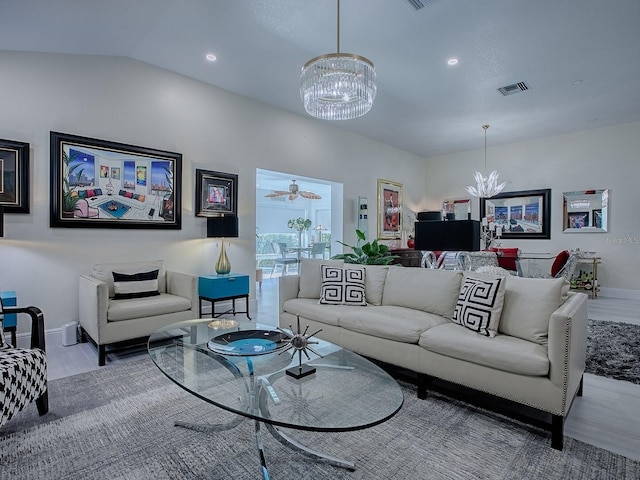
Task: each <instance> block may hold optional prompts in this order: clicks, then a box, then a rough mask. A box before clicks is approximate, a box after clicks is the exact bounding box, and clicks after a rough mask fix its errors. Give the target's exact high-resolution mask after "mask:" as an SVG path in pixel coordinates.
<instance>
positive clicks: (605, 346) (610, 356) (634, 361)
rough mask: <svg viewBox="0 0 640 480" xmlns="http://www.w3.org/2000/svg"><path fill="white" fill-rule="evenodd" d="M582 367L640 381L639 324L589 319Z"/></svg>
mask: <svg viewBox="0 0 640 480" xmlns="http://www.w3.org/2000/svg"><path fill="white" fill-rule="evenodd" d="M587 335H588V337H587V363H586V367H585V371H586V372H588V373H593V374H594V375H599V376H603V377H608V378H613V379H615V380H625V381H627V382H632V383H637V384H640V325H633V324H630V323H620V322H607V321H603V320H589V325H588V330H587Z"/></svg>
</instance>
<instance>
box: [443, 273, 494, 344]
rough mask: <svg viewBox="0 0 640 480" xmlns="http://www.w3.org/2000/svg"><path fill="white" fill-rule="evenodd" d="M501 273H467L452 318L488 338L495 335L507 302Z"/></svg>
mask: <svg viewBox="0 0 640 480" xmlns="http://www.w3.org/2000/svg"><path fill="white" fill-rule="evenodd" d="M505 283H506V279H505V277H504V276H502V275H497V276H491V275H483V274H476V275H473V274H470V273H465V274H464V280H463V282H462V287H461V288H460V295H459V296H458V302H457V303H456V307H455V309H454V311H453V316H452V317H451V320H452V321H453V322H454V323H457V324H459V325H462V326H463V327H466V328H468V329H469V330H473V331H474V332H477V333H479V334H481V335H484V336H486V337H495V336H496V334H497V333H498V324H499V323H500V315H501V314H502V305H503V303H504V290H505Z"/></svg>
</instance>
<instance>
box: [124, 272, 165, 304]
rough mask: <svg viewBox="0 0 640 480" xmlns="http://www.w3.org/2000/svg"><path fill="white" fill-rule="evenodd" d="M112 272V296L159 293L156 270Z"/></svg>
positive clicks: (147, 295)
mask: <svg viewBox="0 0 640 480" xmlns="http://www.w3.org/2000/svg"><path fill="white" fill-rule="evenodd" d="M112 273H113V291H114V296H113V298H115V299H117V300H121V299H124V298H142V297H153V296H154V295H160V292H159V291H158V270H157V269H156V270H153V271H151V272H140V273H132V274H130V275H129V274H126V273H118V272H112Z"/></svg>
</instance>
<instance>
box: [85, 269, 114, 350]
mask: <svg viewBox="0 0 640 480" xmlns="http://www.w3.org/2000/svg"><path fill="white" fill-rule="evenodd" d="M108 309H109V287H108V286H107V284H106V282H103V281H102V280H98V279H97V278H95V277H92V276H91V275H80V281H79V283H78V319H79V320H80V325H81V326H82V328H83V329H84V330H85V331H86V332H87V333H88V334H89V335H90V336H91V338H93V339H94V340H95V341H96V343H100V332H101V331H102V329H103V328H104V327H105V326H106V325H107V310H108Z"/></svg>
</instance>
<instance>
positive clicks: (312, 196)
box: [265, 180, 322, 201]
mask: <svg viewBox="0 0 640 480" xmlns="http://www.w3.org/2000/svg"><path fill="white" fill-rule="evenodd" d="M282 196H288V197H289V200H291V201H293V200H295V199H296V198H298V196H300V197H302V198H308V199H309V200H320V199H321V198H322V197H321V196H320V195H318V194H317V193H313V192H308V191H306V190H300V189H299V188H298V184H297V183H296V181H295V180H291V185H289V190H275V191H273V192H272V193H267V194H266V195H265V197H267V198H274V197H282Z"/></svg>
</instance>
